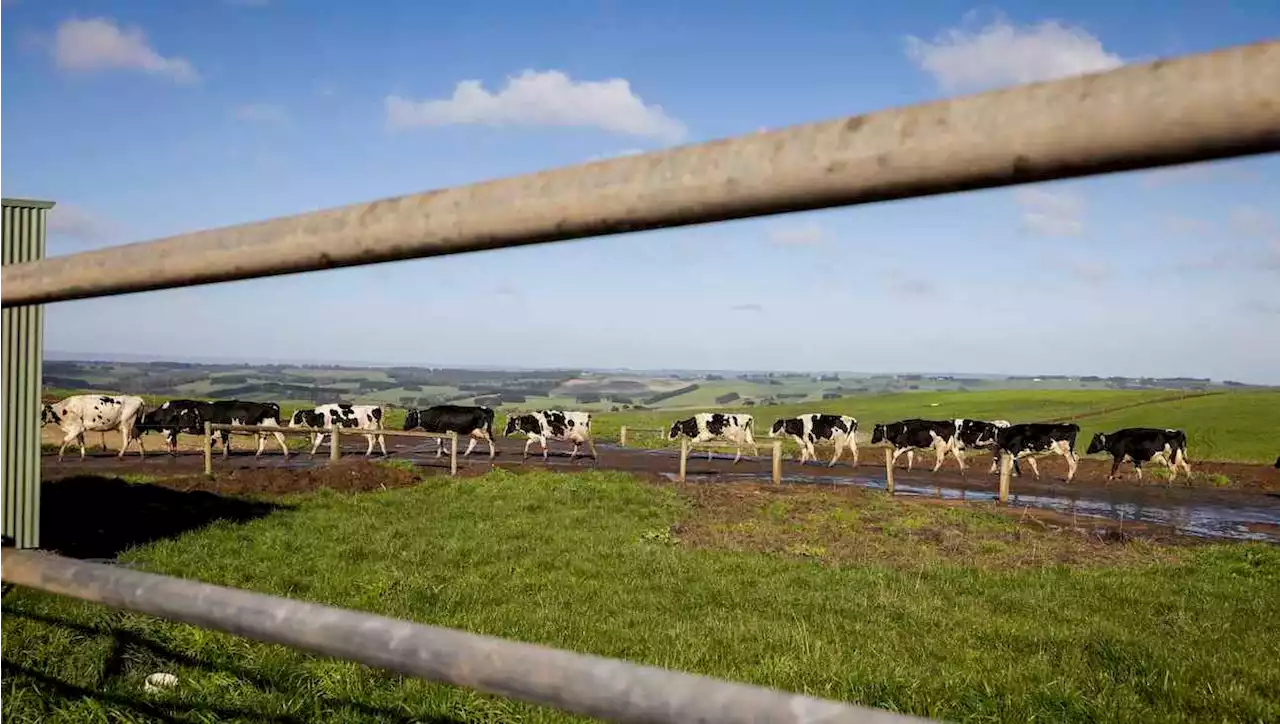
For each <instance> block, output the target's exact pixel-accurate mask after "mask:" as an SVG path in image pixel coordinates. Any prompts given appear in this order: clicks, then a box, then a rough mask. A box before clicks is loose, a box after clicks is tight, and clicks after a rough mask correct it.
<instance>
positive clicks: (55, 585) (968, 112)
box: [0, 41, 1280, 722]
mask: <svg viewBox="0 0 1280 724" xmlns="http://www.w3.org/2000/svg"><path fill="white" fill-rule="evenodd" d="M1277 89H1280V42H1276V41H1272V42H1265V43H1257V44H1253V45H1245V46H1239V47H1234V48H1228V49H1225V50H1220V51H1216V52H1212V53H1204V54H1199V55H1189V56H1184V57H1180V58H1175V59H1171V60H1163V61H1158V62H1155V63H1147V64H1143V65H1132V66H1127V67H1123V68H1120V69H1118V70H1114V71H1110V72H1107V73H1099V74H1091V75H1087V76H1080V77H1075V78H1069V79H1065V80H1058V81H1053V82H1046V83H1035V84H1030V85H1025V86H1019V87H1016V88H1009V89H1005V90H1000V91H995V92H990V93H983V94H979V95H972V96H966V97H961V98H956V99H951V100H945V101H939V102H936V103H927V104H923V105H918V106H912V107H908V108H902V109H895V110H888V111H882V112H879V113H872V114H869V115H865V116H854V117H850V118H841V119H837V120H833V121H826V122H821V123H812V124H807V125H800V126H794V127H792V128H786V129H782V130H778V131H773V132H771V133H761V134H751V135H749V136H742V137H738V138H730V139H724V140H719V141H713V142H709V143H703V144H697V145H692V146H685V147H681V148H675V149H671V150H667V151H659V152H655V153H649V154H645V155H641V156H632V157H627V158H622V159H615V160H610V161H602V162H597V163H591V164H586V165H581V166H574V167H569V168H564V169H559V170H554V171H547V172H544V173H537V174H531V175H527V176H519V177H515V178H510V179H503V180H499V181H493V182H489V183H482V184H475V185H471V186H463V187H458V188H452V189H445V190H439V191H431V192H427V193H422V194H416V195H410V196H401V197H396V198H390V199H383V200H380V201H374V202H371V203H365V204H356V205H352V206H346V207H342V208H337V209H329V210H325V211H317V212H314V213H308V214H301V215H297V216H291V217H284V218H278V219H271V220H267V221H262V222H258V223H253V224H244V225H240V226H231V227H227V228H223V229H214V230H210V231H202V232H197V233H193V234H185V235H181V236H175V237H171V238H168V239H162V240H158V241H152V242H146V243H139V244H130V245H127V246H120V247H115V248H111V249H103V250H100V251H91V252H84V253H80V254H73V255H70V256H65V257H59V258H57V259H48V260H43V261H34V262H28V263H22V264H16V265H6V266H4V268H3V270H2V271H0V274H2V276H3V278H2V279H0V297H2V300H3V306H4V307H5V308H6V309H8V308H10V307H15V306H21V305H31V304H41V303H49V302H57V301H64V300H70V299H84V298H90V297H100V296H109V295H114V294H125V293H131V292H139V291H146V290H153V289H166V288H171V287H180V286H191V285H196V284H209V283H214V282H220V281H230V280H237V279H251V278H256V277H264V276H272V275H278V274H290V273H296V272H304V271H313V270H318V269H328V268H334V267H345V266H357V265H363V264H373V263H378V262H386V261H394V260H399V259H414V258H420V257H428V256H438V255H444V254H455V253H460V252H466V251H475V250H480V249H496V248H503V247H510V246H517V245H523V244H536V243H544V242H551V241H560V240H567V239H576V238H582V237H588V236H599V235H604V234H615V233H622V232H627V231H638V230H643V229H659V228H667V227H675V226H682V225H689V224H701V223H709V222H715V221H724V220H729V219H739V218H746V217H752V216H763V215H768V214H780V213H787V212H792V211H801V210H809V209H822V208H830V207H836V206H849V205H854V204H862V203H870V202H874V201H885V200H890V199H902V198H909V197H915V196H926V195H931V194H939V193H949V192H955V191H964V190H970V189H980V188H992V187H998V186H1006V185H1011V184H1019V183H1027V182H1033V181H1044V180H1049V179H1059V178H1069V177H1076V176H1085V175H1090V174H1100V173H1107V172H1113V171H1121V170H1132V169H1141V168H1152V167H1157V166H1166V165H1171V164H1178V163H1189V162H1192V161H1206V160H1211V159H1223V158H1230V157H1236V156H1244V155H1250V154H1260V153H1269V152H1275V151H1280V102H1277ZM9 353H10V351H9V350H8V349H6V354H9ZM11 361H12V358H10V359H8V360H6V363H10V362H11ZM6 414H8V410H7V409H6ZM6 422H7V421H6ZM34 442H35V441H34V440H33V441H32V443H33V444H34ZM28 484H31V483H28ZM3 556H4V557H3V579H4V580H5V581H7V582H11V583H15V584H20V585H24V586H30V587H33V588H38V589H41V590H45V591H50V592H53V593H58V594H62V595H66V596H72V597H76V598H81V599H87V600H92V601H100V602H102V603H106V604H108V605H112V606H117V607H120V608H127V609H129V610H134V611H140V612H144V613H151V614H154V615H158V616H165V617H168V618H173V619H175V620H179V621H186V622H188V623H193V624H196V625H198V626H203V627H206V628H214V629H218V630H222V631H229V632H232V633H237V634H240V635H243V636H248V637H251V638H256V639H259V640H263V641H274V642H278V643H284V644H287V645H290V646H296V647H299V648H303V649H307V650H310V651H315V652H318V653H324V654H328V655H332V656H338V657H341V658H345V659H350V660H354V661H361V662H364V663H367V664H370V665H373V666H381V667H384V668H389V669H392V670H395V671H401V672H404V673H408V674H412V675H415V676H420V677H423V678H427V679H431V680H435V681H444V682H449V683H453V684H458V685H461V686H468V687H472V688H474V689H478V690H480V691H485V692H489V693H496V694H502V695H506V696H511V697H514V698H518V699H523V700H525V701H531V702H538V703H543V704H548V705H551V706H556V707H559V708H562V709H565V710H568V711H572V712H577V713H582V714H588V715H592V716H598V717H602V718H605V719H611V720H614V721H622V722H678V721H679V722H685V721H701V722H713V721H714V722H836V721H849V722H891V721H907V720H908V719H907V718H906V717H901V716H898V715H894V714H890V713H888V712H880V711H876V710H869V709H862V708H858V707H851V706H847V705H844V704H839V703H836V702H829V701H822V700H818V699H812V698H808V697H800V696H795V695H791V694H784V693H781V692H774V691H769V690H766V689H760V688H756V687H748V686H743V685H739V684H730V683H727V682H720V681H716V680H713V679H707V678H703V677H695V676H690V675H687V674H681V673H676V672H668V671H662V670H660V669H653V668H648V667H641V666H636V665H634V664H629V663H626V662H623V661H619V660H616V659H603V658H598V657H590V656H582V655H579V654H574V653H570V652H566V651H558V650H554V649H547V648H543V647H535V646H530V645H528V644H521V643H515V642H510V641H504V640H502V639H492V638H486V637H480V636H474V635H471V634H467V633H463V632H458V631H451V630H448V629H437V628H431V627H426V626H418V625H416V624H412V623H408V622H404V621H396V620H393V619H386V618H382V617H378V616H370V615H368V614H362V613H357V612H354V611H346V610H342V609H335V608H328V607H323V606H316V605H313V604H306V603H301V602H297V601H290V600H289V599H281V598H274V597H270V596H263V595H260V594H255V593H250V592H246V591H236V590H234V589H226V588H219V587H216V586H209V585H207V584H202V583H197V582H194V581H184V580H181V579H173V578H165V577H162V576H154V575H151V574H146V573H139V572H133V571H127V570H122V569H118V568H113V567H109V566H100V565H96V564H91V563H84V562H78V561H72V560H69V559H65V558H59V557H55V556H47V555H43V554H37V553H30V552H24V551H18V550H5V551H4V554H3ZM916 721H920V720H916Z"/></svg>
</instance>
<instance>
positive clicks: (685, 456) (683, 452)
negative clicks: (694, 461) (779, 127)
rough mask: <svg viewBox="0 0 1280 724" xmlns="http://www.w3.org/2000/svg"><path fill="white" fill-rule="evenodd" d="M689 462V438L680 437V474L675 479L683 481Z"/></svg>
mask: <svg viewBox="0 0 1280 724" xmlns="http://www.w3.org/2000/svg"><path fill="white" fill-rule="evenodd" d="M688 464H689V438H687V437H681V438H680V476H679V477H677V478H676V480H678V481H680V482H682V483H683V482H684V475H685V472H686V470H687V466H688Z"/></svg>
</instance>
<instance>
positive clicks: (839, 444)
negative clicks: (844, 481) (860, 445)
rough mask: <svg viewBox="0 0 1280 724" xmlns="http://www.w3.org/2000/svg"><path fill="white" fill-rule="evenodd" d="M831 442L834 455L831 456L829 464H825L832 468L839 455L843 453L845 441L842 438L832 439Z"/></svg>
mask: <svg viewBox="0 0 1280 724" xmlns="http://www.w3.org/2000/svg"><path fill="white" fill-rule="evenodd" d="M831 442H832V443H834V445H833V446H834V447H835V454H834V455H832V456H831V462H829V463H827V467H829V468H834V467H835V466H836V461H837V460H839V459H840V453H842V452H844V446H845V443H846V440H845V439H844V438H836V437H832V438H831Z"/></svg>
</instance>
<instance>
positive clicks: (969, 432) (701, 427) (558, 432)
mask: <svg viewBox="0 0 1280 724" xmlns="http://www.w3.org/2000/svg"><path fill="white" fill-rule="evenodd" d="M383 419H384V411H383V409H382V407H381V406H379V405H352V404H345V403H340V404H328V405H320V406H318V407H316V408H314V409H312V410H298V411H297V412H295V413H293V415H292V416H291V417H290V418H289V420H288V421H287V423H286V421H284V420H282V419H281V412H280V406H279V405H278V404H276V403H273V402H243V401H239V400H222V401H214V402H207V401H203V400H169V401H167V402H164V403H162V404H161V405H160V406H159V407H157V408H155V409H148V407H147V405H146V403H145V401H144V400H143V399H142V398H141V397H136V396H130V395H100V394H87V395H73V396H71V397H68V398H66V399H64V400H60V401H58V402H56V403H53V404H47V405H44V407H43V409H42V411H41V424H42V425H48V424H55V425H58V426H59V428H60V429H61V430H62V431H63V432H64V433H65V436H64V438H63V440H62V445H61V447H59V449H58V459H59V460H61V459H62V455H63V453H64V451H65V450H66V448H67V446H68V445H69V444H71V443H72V442H73V441H75V442H78V443H79V445H80V457H81V458H82V459H83V458H84V456H85V441H84V434H85V433H86V432H92V431H98V432H107V431H115V430H118V431H119V432H120V433H121V445H120V453H119V455H120V456H123V455H124V454H125V452H126V450H127V449H128V447H129V445H130V444H131V443H132V442H135V441H136V442H137V444H138V454H139V455H140V456H144V455H145V451H144V450H143V446H142V436H143V435H144V434H146V433H150V432H158V433H160V435H161V436H162V437H163V438H164V440H165V443H166V445H167V447H168V450H169V452H170V454H176V453H177V443H178V435H179V434H180V433H187V434H196V435H200V434H203V433H204V429H205V423H213V424H215V425H236V426H259V427H266V428H271V427H281V426H282V425H285V424H287V426H288V427H289V428H294V429H297V428H303V429H307V430H313V431H314V432H312V434H311V438H312V440H311V443H312V444H311V454H312V455H314V454H315V453H316V451H317V450H318V449H319V448H320V445H321V444H322V443H323V441H324V438H325V436H326V434H331V431H332V430H333V429H335V428H342V429H352V430H356V431H359V432H360V434H363V435H364V436H365V438H366V440H367V441H368V449H367V450H365V455H366V456H367V455H370V454H372V453H373V448H374V444H375V443H376V444H377V445H378V446H379V447H380V448H381V451H382V454H383V455H384V456H385V455H386V454H387V448H386V444H385V442H384V439H383V435H382V434H380V433H381V431H383V430H384V429H385V428H384V426H383ZM754 424H755V420H754V417H753V416H752V415H749V414H740V413H723V412H701V413H697V414H695V415H692V416H690V417H687V418H684V419H681V420H676V421H675V422H673V423H672V424H671V427H670V429H669V430H668V431H667V434H666V438H667V439H668V440H678V439H680V438H685V439H687V440H688V441H689V443H690V446H693V445H699V444H702V445H706V444H708V443H713V442H723V443H728V444H731V445H734V446H735V448H736V450H737V455H736V456H735V457H734V459H733V462H734V463H735V464H736V463H737V462H738V461H739V460H741V458H742V450H743V447H744V446H745V447H749V448H751V450H752V453H753V454H759V448H758V446H757V445H756V442H755V438H754V430H753V428H754ZM404 430H422V431H425V432H432V433H454V434H456V435H457V436H458V437H459V438H462V437H466V438H468V439H469V442H468V445H467V449H466V452H464V453H463V455H464V456H467V455H470V454H471V452H472V450H474V449H475V446H476V444H477V443H478V442H481V441H483V442H486V443H487V444H488V446H489V457H490V458H491V459H492V458H493V457H494V456H495V454H496V451H495V450H494V444H493V438H494V411H493V410H492V409H490V408H488V407H481V406H469V405H436V406H433V407H428V408H425V409H414V410H408V412H407V414H406V415H405V421H404ZM326 431H330V432H328V433H327V432H326ZM1079 432H1080V426H1079V425H1076V424H1074V423H1020V424H1011V423H1010V422H1008V421H1007V420H991V421H987V420H973V419H956V420H923V419H915V418H913V419H908V420H899V421H897V422H889V423H882V424H877V425H875V427H874V428H873V430H872V433H871V444H873V445H888V446H891V447H892V448H893V456H892V464H896V463H897V460H898V458H899V457H900V456H901V455H903V454H904V453H905V454H906V456H907V469H908V470H910V469H911V467H912V466H913V465H914V462H915V452H916V451H917V450H929V449H932V450H933V451H934V455H935V462H934V466H933V470H934V472H937V470H938V469H939V468H940V467H941V466H942V464H943V462H944V460H945V458H946V456H947V455H951V456H952V457H954V458H955V460H956V463H957V464H958V465H959V466H960V469H961V470H964V469H965V459H964V452H965V451H966V450H980V451H989V452H990V453H991V455H992V460H991V469H990V470H989V471H988V472H989V474H993V473H995V472H996V470H997V468H998V461H999V458H1000V456H1001V454H1007V455H1009V456H1010V457H1011V458H1012V460H1013V472H1014V474H1016V475H1021V474H1022V472H1021V470H1020V469H1019V466H1018V461H1019V460H1022V459H1025V460H1026V461H1027V462H1028V463H1029V464H1030V465H1031V469H1032V472H1033V473H1034V474H1035V477H1036V478H1037V479H1038V478H1039V477H1040V470H1039V467H1038V465H1037V463H1036V458H1037V457H1040V456H1044V455H1053V454H1056V455H1061V456H1062V457H1063V459H1064V460H1066V463H1067V481H1068V482H1070V481H1071V479H1072V478H1073V477H1074V476H1075V473H1076V469H1077V465H1078V457H1077V455H1076V452H1075V446H1076V436H1077V435H1078V434H1079ZM857 433H858V421H857V420H856V419H855V418H853V417H850V416H848V415H829V414H819V413H812V414H804V415H798V416H796V417H792V418H785V419H779V420H777V421H775V422H774V423H773V426H772V428H771V429H770V431H769V436H770V437H774V438H776V437H789V438H791V439H793V440H794V441H795V442H796V443H797V444H798V445H799V446H800V462H801V464H804V463H805V462H806V461H807V460H810V459H814V460H816V458H817V456H816V454H815V452H814V444H815V443H818V442H826V443H831V444H832V445H833V446H834V447H835V453H834V455H833V456H832V458H831V460H830V462H829V463H828V466H834V465H835V464H836V461H837V460H839V458H840V456H841V454H842V452H843V451H844V449H845V448H846V447H847V448H848V449H849V451H850V452H851V454H852V458H853V460H852V462H853V464H854V465H855V466H856V465H857V464H858V445H857V440H856V438H857ZM236 434H250V435H256V436H257V438H258V451H257V453H256V455H261V454H262V452H263V449H264V447H265V446H266V441H267V437H268V435H274V436H275V438H276V441H277V442H278V443H279V444H280V450H281V452H282V453H283V454H284V456H285V457H288V455H289V448H288V445H287V444H286V443H285V438H284V435H283V434H282V433H280V432H271V431H256V432H237V433H236ZM513 434H522V435H524V436H525V437H526V438H527V440H526V442H525V446H524V456H525V457H526V458H527V457H528V455H529V447H530V446H531V445H533V444H534V443H538V444H540V445H541V447H542V456H543V459H546V457H547V442H548V441H549V440H557V441H564V442H570V443H572V444H573V452H572V453H571V454H570V456H569V457H570V460H573V459H575V458H576V457H577V456H578V451H579V449H580V447H581V446H582V445H584V444H585V445H587V446H588V448H589V449H590V450H591V455H592V457H593V458H595V459H598V456H597V455H596V449H595V444H594V443H593V442H592V439H591V413H589V412H564V411H560V410H538V411H534V412H527V413H514V414H512V415H510V416H509V417H508V418H507V423H506V427H505V429H504V431H503V436H504V437H505V436H510V435H513ZM213 443H220V444H221V445H222V454H223V456H224V457H225V456H227V455H229V454H230V450H231V433H230V432H229V431H228V430H214V431H213V435H212V443H211V444H213ZM443 450H444V440H443V439H441V438H437V445H436V455H437V457H438V456H440V455H441V454H443ZM1102 452H1105V453H1108V454H1110V455H1111V457H1112V466H1111V473H1110V474H1109V475H1108V479H1110V478H1114V477H1115V474H1116V470H1117V469H1118V468H1119V466H1120V464H1121V463H1122V462H1126V461H1127V462H1131V463H1133V465H1134V467H1135V469H1136V470H1137V474H1138V477H1139V478H1141V477H1142V465H1143V464H1144V463H1147V462H1151V461H1158V462H1161V463H1163V464H1164V465H1165V466H1166V467H1168V469H1169V472H1170V473H1171V475H1172V477H1176V476H1177V473H1178V470H1179V469H1181V470H1182V471H1184V472H1185V473H1186V474H1187V475H1190V474H1191V466H1190V464H1189V463H1188V462H1187V436H1186V434H1185V433H1184V432H1183V431H1182V430H1175V429H1161V428H1124V429H1121V430H1117V431H1116V432H1112V433H1097V434H1095V435H1094V436H1093V439H1092V440H1091V441H1090V443H1089V447H1088V449H1087V450H1086V451H1085V454H1094V453H1102ZM707 457H708V459H710V457H711V452H710V449H709V448H708V452H707ZM1276 467H1280V459H1277V461H1276Z"/></svg>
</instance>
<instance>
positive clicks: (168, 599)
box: [0, 548, 929, 724]
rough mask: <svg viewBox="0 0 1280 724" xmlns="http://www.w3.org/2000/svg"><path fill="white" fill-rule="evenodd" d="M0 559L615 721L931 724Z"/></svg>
mask: <svg viewBox="0 0 1280 724" xmlns="http://www.w3.org/2000/svg"><path fill="white" fill-rule="evenodd" d="M0 562H2V564H3V565H2V566H0V570H2V571H3V578H4V580H5V582H8V583H14V584H17V585H20V586H27V587H30V588H36V589H39V590H42V591H48V592H50V593H56V594H60V595H64V596H71V597H73V598H79V599H83V600H87V601H96V602H98V603H105V604H108V605H110V606H115V607H117V608H122V609H126V610H130V611H137V612H140V613H146V614H151V615H153V616H160V617H163V618H167V619H172V620H175V621H182V622H185V623H189V624H194V625H196V626H201V627H204V628H209V629H216V630H218V631H226V632H228V633H232V634H236V635H238V636H244V637H246V638H251V639H256V640H258V641H266V642H269V643H276V644H285V645H287V646H293V647H296V648H299V649H305V650H307V651H313V652H315V653H318V654H324V655H326V656H335V657H338V658H343V659H348V660H351V661H359V662H361V663H364V664H368V665H370V666H377V667H380V668H383V669H388V670H391V671H396V672H399V673H402V674H407V675H410V676H417V677H421V678H423V679H427V680H429V681H440V682H445V683H449V684H455V685H458V686H466V687H470V688H472V689H477V690H479V691H484V692H488V693H491V694H500V695H502V696H507V697H511V698H514V699H520V700H522V701H526V702H531V703H534V704H543V705H547V706H553V707H556V708H559V709H563V710H565V711H571V712H574V713H577V714H584V715H587V716H593V717H599V718H602V719H607V720H611V721H616V722H635V723H637V724H639V723H641V722H644V723H646V724H648V723H655V724H656V723H663V724H675V723H676V722H680V723H681V724H683V723H684V722H726V723H727V722H744V723H745V722H779V723H782V722H789V723H790V722H793V723H795V724H800V723H802V722H806V723H814V724H817V723H819V722H821V723H824V724H825V723H827V722H830V723H832V724H834V723H836V722H849V723H850V724H907V723H908V722H927V721H929V720H927V719H920V718H916V717H910V716H904V715H900V714H894V713H891V712H887V711H882V710H878V709H870V708H866V707H859V706H851V705H848V704H841V703H838V702H834V701H828V700H824V699H816V698H813V697H808V696H799V695H796V694H789V693H785V692H781V691H777V690H774V689H765V688H762V687H757V686H748V685H745V684H734V683H729V682H725V681H719V680H717V679H712V678H708V677H704V676H694V675H691V674H684V673H679V672H675V671H668V670H665V669H659V668H655V667H650V666H639V665H637V664H631V663H628V662H625V661H620V660H618V659H608V658H603V657H599V656H589V655H585V654H576V653H572V652H569V651H562V650H559V649H553V648H550V647H546V646H537V645H533V644H525V643H517V642H512V641H506V640H504V639H499V638H493V637H489V636H480V635H477V634H471V633H466V632H462V631H456V630H453V629H447V628H437V627H434V626H424V625H421V624H414V623H409V622H407V621H399V620H396V619H393V618H386V617H384V616H375V615H372V614H367V613H360V612H358V611H349V610H346V609H341V608H334V607H332V606H322V605H319V604H314V603H303V602H300V601H294V600H291V599H288V598H280V597H276V596H267V595H264V594H260V593H253V592H250V591H243V590H238V589H234V588H225V587H222V586H214V585H210V584H207V583H200V582H197V581H190V580H184V579H181V578H173V577H170V576H159V575H155V574H152V573H143V572H140V571H132V570H128V569H125V568H119V567H116V566H109V565H103V564H99V563H86V562H84V561H77V560H74V559H70V558H63V557H60V556H53V555H49V554H46V553H35V552H30V551H20V550H14V549H11V548H6V549H4V551H3V559H2V561H0Z"/></svg>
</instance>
